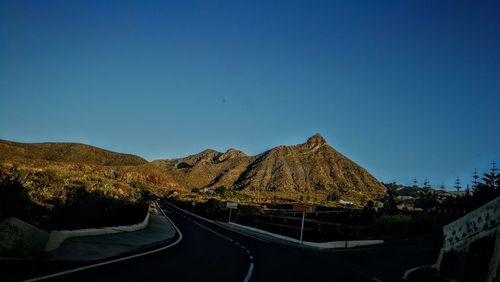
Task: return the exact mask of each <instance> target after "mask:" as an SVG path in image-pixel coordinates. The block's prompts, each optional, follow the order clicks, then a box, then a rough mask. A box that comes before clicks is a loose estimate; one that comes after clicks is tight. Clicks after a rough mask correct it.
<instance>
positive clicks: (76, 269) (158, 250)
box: [24, 208, 183, 282]
mask: <svg viewBox="0 0 500 282" xmlns="http://www.w3.org/2000/svg"><path fill="white" fill-rule="evenodd" d="M160 211H161V212H162V213H163V216H165V217H166V218H167V219H168V221H170V223H172V225H173V226H174V228H175V229H176V230H177V232H178V233H179V238H178V239H177V240H176V241H175V242H173V243H172V244H169V245H167V246H164V247H161V248H158V249H155V250H152V251H147V252H144V253H140V254H135V255H132V256H128V257H123V258H118V259H114V260H109V261H105V262H101V263H96V264H91V265H87V266H83V267H78V268H74V269H70V270H66V271H61V272H56V273H53V274H49V275H45V276H40V277H35V278H31V279H27V280H24V282H31V281H40V280H45V279H49V278H54V277H58V276H62V275H66V274H70V273H75V272H78V271H82V270H87V269H91V268H95V267H99V266H103V265H108V264H112V263H117V262H120V261H124V260H129V259H133V258H137V257H142V256H145V255H149V254H153V253H157V252H160V251H163V250H165V249H168V248H170V247H172V246H175V245H177V244H178V243H179V242H180V241H181V240H182V237H183V236H182V233H181V231H180V230H179V228H177V226H175V224H174V223H173V222H172V221H171V220H170V218H168V217H167V216H166V215H165V212H163V210H162V209H161V208H160Z"/></svg>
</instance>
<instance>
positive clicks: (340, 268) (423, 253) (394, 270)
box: [49, 204, 438, 282]
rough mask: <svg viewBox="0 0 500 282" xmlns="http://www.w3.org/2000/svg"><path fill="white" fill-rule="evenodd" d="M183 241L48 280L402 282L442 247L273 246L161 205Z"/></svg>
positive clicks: (412, 243) (395, 244) (425, 244)
mask: <svg viewBox="0 0 500 282" xmlns="http://www.w3.org/2000/svg"><path fill="white" fill-rule="evenodd" d="M162 207H163V209H164V211H165V213H166V214H167V215H168V216H169V218H170V219H171V220H172V221H173V222H174V223H175V225H176V226H177V227H178V228H179V229H180V231H181V232H182V234H183V239H182V240H181V241H180V242H179V243H178V244H176V245H175V246H172V247H171V248H169V249H166V250H164V251H161V252H158V253H154V254H151V255H147V256H142V257H138V258H134V259H130V260H126V261H121V262H118V263H114V264H109V265H105V266H100V267H97V268H92V269H87V270H84V271H79V272H75V273H71V274H67V275H64V276H59V277H56V278H53V279H50V280H49V281H72V282H73V281H245V279H246V278H249V281H301V282H303V281H384V282H388V281H400V278H401V276H402V275H403V273H404V271H405V270H407V269H409V268H412V267H415V266H420V265H424V264H429V263H433V262H434V261H435V259H436V255H437V248H438V246H434V245H431V244H429V243H428V242H425V241H418V240H417V241H399V242H391V243H388V244H384V245H378V246H371V247H365V248H359V249H350V250H331V251H314V250H308V249H302V248H294V247H289V246H285V245H280V244H274V243H269V242H266V241H262V240H258V239H256V238H252V237H248V236H245V235H242V234H239V233H235V232H233V231H230V230H227V229H225V228H223V227H220V226H219V225H216V224H213V223H210V222H206V221H204V220H201V219H198V218H196V217H193V216H191V215H189V214H187V213H184V212H182V211H181V210H178V209H176V208H173V207H171V206H169V205H167V204H162Z"/></svg>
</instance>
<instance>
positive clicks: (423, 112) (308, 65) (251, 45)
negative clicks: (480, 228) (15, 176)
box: [0, 0, 500, 187]
mask: <svg viewBox="0 0 500 282" xmlns="http://www.w3.org/2000/svg"><path fill="white" fill-rule="evenodd" d="M499 15H500V1H455V0H453V1H436V0H429V1H401V0H395V1H285V0H282V1H199V2H198V1H175V2H174V1H66V0H62V1H4V0H0V98H1V101H0V138H1V139H9V140H15V141H21V142H41V141H73V142H82V143H88V144H92V145H95V146H99V147H104V148H107V149H110V150H115V151H120V152H129V153H133V154H137V155H140V156H143V157H145V158H147V159H149V160H152V159H158V158H174V157H181V156H185V155H188V154H192V153H196V152H198V151H201V150H203V149H205V148H213V149H217V150H221V151H224V150H226V149H228V148H229V147H236V148H239V149H242V150H244V151H245V152H247V153H248V154H257V153H260V152H262V151H264V150H267V149H269V148H271V147H273V146H276V145H279V144H295V143H301V142H304V141H305V140H306V139H307V137H309V136H310V135H312V134H314V133H316V132H320V133H322V134H323V136H324V137H325V138H326V139H327V141H328V142H329V143H330V144H331V145H332V146H333V147H335V148H336V149H337V150H339V151H340V152H342V153H344V154H345V155H347V156H348V157H350V158H351V159H353V160H354V161H356V162H358V163H359V164H361V165H362V166H364V167H366V168H367V169H368V170H369V171H371V172H372V173H373V174H374V175H375V176H376V177H377V178H378V179H379V180H382V181H397V182H401V183H406V184H410V183H411V179H412V178H413V177H417V178H418V179H419V180H420V183H422V181H423V179H424V178H429V179H430V181H431V183H432V184H433V185H436V186H437V185H440V184H441V182H444V183H445V184H446V185H447V186H448V187H451V186H452V185H453V181H454V179H455V178H456V177H457V176H460V177H461V178H462V180H463V181H464V182H465V181H469V180H470V176H471V173H472V172H473V171H474V168H477V169H478V170H480V171H483V170H486V169H487V168H488V166H489V164H490V163H491V161H492V160H493V159H496V160H497V162H500V107H499V106H500V16H499Z"/></svg>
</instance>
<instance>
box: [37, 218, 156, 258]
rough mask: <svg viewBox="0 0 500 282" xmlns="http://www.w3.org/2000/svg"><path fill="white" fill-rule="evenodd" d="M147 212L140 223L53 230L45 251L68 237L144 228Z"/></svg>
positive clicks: (147, 221) (147, 222)
mask: <svg viewBox="0 0 500 282" xmlns="http://www.w3.org/2000/svg"><path fill="white" fill-rule="evenodd" d="M149 216H150V215H149V213H147V214H146V217H145V218H144V220H143V221H142V222H141V223H137V224H132V225H123V226H110V227H103V228H86V229H76V230H54V231H51V232H50V234H49V238H48V240H47V243H46V244H45V252H50V251H53V250H55V249H57V248H59V246H61V244H62V243H63V242H64V241H65V240H66V239H69V238H76V237H87V236H98V235H106V234H116V233H121V232H133V231H138V230H142V229H144V228H146V227H147V226H148V224H149Z"/></svg>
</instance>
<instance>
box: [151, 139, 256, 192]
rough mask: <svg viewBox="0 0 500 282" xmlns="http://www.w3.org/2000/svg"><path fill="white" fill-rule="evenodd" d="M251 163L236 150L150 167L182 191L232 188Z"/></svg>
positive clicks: (210, 151)
mask: <svg viewBox="0 0 500 282" xmlns="http://www.w3.org/2000/svg"><path fill="white" fill-rule="evenodd" d="M254 159H255V158H254V157H249V156H247V155H246V154H245V153H243V152H241V151H238V150H236V149H229V150H227V151H226V152H225V153H220V152H217V151H215V150H210V149H209V150H204V151H202V152H200V153H198V154H194V155H190V156H188V157H185V158H182V159H176V160H156V161H153V164H155V165H157V166H159V167H161V168H163V169H165V170H166V171H168V172H169V173H170V174H171V175H172V176H173V177H174V178H175V180H176V181H177V182H178V183H179V184H180V185H182V186H183V187H185V188H205V187H209V188H210V187H219V186H225V187H232V186H234V184H235V182H236V180H238V178H239V177H240V174H241V172H242V171H244V170H245V169H246V167H247V166H248V165H249V164H250V163H251V162H252V161H253V160H254Z"/></svg>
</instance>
